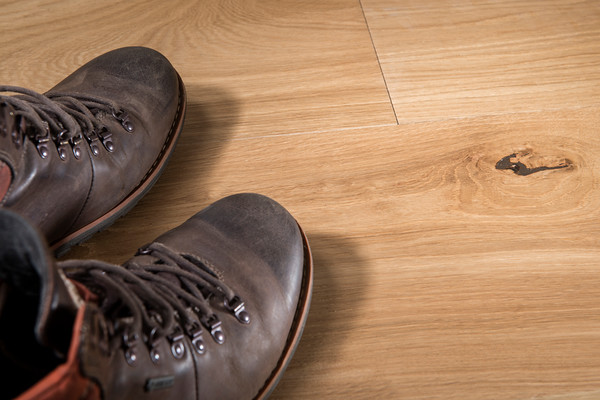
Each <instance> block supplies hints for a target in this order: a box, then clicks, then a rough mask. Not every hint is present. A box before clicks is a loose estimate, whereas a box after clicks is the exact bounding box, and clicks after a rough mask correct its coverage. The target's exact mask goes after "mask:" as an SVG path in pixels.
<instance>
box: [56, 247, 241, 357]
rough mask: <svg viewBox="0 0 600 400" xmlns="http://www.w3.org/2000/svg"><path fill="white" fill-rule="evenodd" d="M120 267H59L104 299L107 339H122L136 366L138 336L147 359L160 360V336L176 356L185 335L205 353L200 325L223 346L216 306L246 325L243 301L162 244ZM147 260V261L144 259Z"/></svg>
mask: <svg viewBox="0 0 600 400" xmlns="http://www.w3.org/2000/svg"><path fill="white" fill-rule="evenodd" d="M137 255H141V256H146V255H148V256H151V257H150V258H149V259H148V258H141V257H134V258H133V259H132V260H130V261H129V262H128V263H127V264H125V265H123V266H118V265H113V264H108V263H105V262H102V261H95V260H85V261H81V260H68V261H63V262H61V263H59V264H58V265H59V268H60V269H62V270H63V271H64V273H65V275H66V276H67V277H68V278H70V279H72V280H74V281H77V282H79V283H81V284H83V285H84V286H86V287H87V288H88V289H90V290H91V291H92V292H93V293H96V294H98V297H99V298H100V299H102V301H101V302H100V308H101V310H102V311H103V313H104V315H105V316H106V317H107V319H108V320H110V321H112V322H113V324H114V326H112V327H111V326H109V327H108V328H109V333H108V335H109V336H114V335H121V336H122V344H123V346H124V350H125V352H124V354H125V358H126V360H127V362H128V363H129V364H132V365H133V364H135V362H136V359H137V356H136V343H137V342H138V339H139V334H138V333H140V334H141V335H142V340H143V341H144V342H145V343H146V345H147V346H148V347H149V351H150V357H151V359H152V360H153V361H154V362H158V361H159V359H160V355H159V354H158V352H157V351H156V349H155V348H154V346H155V345H156V344H157V343H158V341H159V340H160V339H161V338H164V337H166V338H167V339H168V340H169V342H170V344H171V352H172V354H173V356H174V357H175V358H181V357H183V355H184V352H185V347H184V345H183V340H182V339H183V337H184V334H187V335H188V337H189V338H190V339H191V342H192V346H193V348H194V349H195V350H196V352H198V353H199V354H203V353H204V352H205V345H204V342H203V339H202V333H203V330H202V326H204V327H205V328H206V329H207V330H208V331H209V332H210V335H211V336H212V338H213V339H214V341H215V342H217V343H218V344H222V343H224V341H225V334H224V332H223V329H222V327H221V320H220V319H219V317H218V316H217V314H216V313H215V312H214V311H213V308H214V306H213V304H214V302H213V301H211V300H214V299H218V300H220V301H222V303H221V304H222V306H223V307H224V309H225V310H226V311H227V312H228V313H231V314H232V315H234V316H235V317H236V319H237V320H238V321H239V322H240V323H243V324H248V323H250V315H249V314H248V312H247V311H246V309H245V305H244V302H243V301H242V300H241V298H240V297H239V296H237V295H236V294H235V293H234V292H233V291H232V290H231V289H230V288H229V287H228V286H227V285H226V284H225V283H224V282H223V281H222V280H221V279H220V278H219V277H218V275H217V274H216V273H215V272H214V271H213V270H212V269H211V268H209V266H208V265H209V263H208V262H206V261H203V260H201V259H200V258H199V257H196V256H193V255H188V254H179V253H176V252H175V251H173V250H172V249H170V248H169V247H167V246H165V245H163V244H161V243H152V244H150V245H149V246H147V247H146V248H143V249H140V250H139V251H138V254H137ZM148 260H150V261H148Z"/></svg>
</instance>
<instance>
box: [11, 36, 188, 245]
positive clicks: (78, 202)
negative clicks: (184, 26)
mask: <svg viewBox="0 0 600 400" xmlns="http://www.w3.org/2000/svg"><path fill="white" fill-rule="evenodd" d="M0 92H4V93H13V95H11V96H9V95H1V96H0V206H2V207H6V208H10V209H12V210H14V211H16V212H18V213H19V214H21V215H24V216H26V217H27V218H28V219H29V220H31V221H32V222H33V223H34V224H36V225H37V226H38V227H39V229H40V230H41V231H42V233H43V234H44V235H45V236H46V238H47V240H48V242H49V243H50V246H51V247H52V248H53V249H54V250H56V251H57V253H61V252H64V251H65V250H66V249H68V247H70V246H72V245H74V244H76V243H79V242H81V241H83V240H85V239H86V238H87V237H88V236H90V235H91V234H93V233H95V232H97V231H98V230H101V229H102V228H104V227H106V226H108V225H110V224H111V223H112V222H114V220H115V219H117V218H118V217H119V216H121V215H122V214H124V213H125V212H127V211H128V210H129V209H130V208H131V207H133V205H134V204H135V203H136V202H137V201H138V200H139V199H140V198H141V197H142V196H143V195H144V193H145V192H146V191H147V190H149V189H150V187H151V186H152V184H153V183H154V182H155V181H156V179H157V178H158V176H159V174H160V172H161V171H162V169H163V167H164V166H165V165H166V162H167V159H168V157H169V155H170V154H171V152H172V150H173V148H174V146H175V141H176V139H177V137H178V135H179V133H180V131H181V129H182V126H183V119H184V113H185V107H186V97H185V90H184V86H183V84H182V82H181V79H180V78H179V75H178V74H177V72H176V71H175V69H173V66H172V65H171V64H170V63H169V61H167V59H165V58H164V57H163V56H162V55H161V54H160V53H158V52H156V51H154V50H151V49H147V48H143V47H128V48H122V49H118V50H114V51H111V52H109V53H106V54H104V55H102V56H100V57H98V58H96V59H94V60H92V61H90V62H88V63H87V64H85V65H84V66H82V67H81V68H79V69H78V70H77V71H75V72H74V73H73V74H71V75H70V76H68V77H67V78H66V79H64V80H63V81H62V82H60V83H59V84H58V85H56V86H55V87H54V88H52V89H51V90H50V91H48V92H47V93H45V94H43V95H42V94H39V93H36V92H33V91H31V90H28V89H24V88H19V87H13V86H0ZM15 93H18V94H15Z"/></svg>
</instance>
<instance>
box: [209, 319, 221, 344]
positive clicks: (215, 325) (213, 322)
mask: <svg viewBox="0 0 600 400" xmlns="http://www.w3.org/2000/svg"><path fill="white" fill-rule="evenodd" d="M205 324H206V327H207V328H208V329H209V330H210V335H211V336H212V338H213V339H214V340H215V342H217V343H218V344H223V343H225V333H224V332H223V328H222V327H221V324H222V322H221V321H220V320H219V317H217V316H216V315H215V314H213V315H211V316H210V317H209V318H208V319H207V320H206V322H205Z"/></svg>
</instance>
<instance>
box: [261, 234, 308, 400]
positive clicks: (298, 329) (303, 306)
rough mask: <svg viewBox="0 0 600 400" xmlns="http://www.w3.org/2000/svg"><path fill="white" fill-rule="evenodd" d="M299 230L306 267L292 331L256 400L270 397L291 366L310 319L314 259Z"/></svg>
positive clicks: (306, 240)
mask: <svg viewBox="0 0 600 400" xmlns="http://www.w3.org/2000/svg"><path fill="white" fill-rule="evenodd" d="M298 229H300V233H301V234H302V240H303V242H304V266H303V273H302V286H301V289H300V296H299V299H298V307H297V308H296V313H295V315H294V320H293V322H292V327H291V329H290V333H289V335H288V339H287V342H286V345H285V348H284V350H283V353H282V354H281V357H280V359H279V362H278V363H277V366H276V367H275V369H274V370H273V372H271V376H270V377H269V379H267V381H266V382H265V384H264V386H263V387H262V388H261V390H260V391H259V392H258V395H256V397H255V399H256V400H263V399H266V398H267V397H269V395H270V394H271V393H272V392H273V390H274V389H275V387H276V386H277V384H278V383H279V381H280V380H281V377H282V376H283V373H284V372H285V369H286V368H287V366H288V365H289V363H290V361H291V359H292V356H293V355H294V352H295V351H296V348H297V347H298V343H300V337H301V336H302V332H303V331H304V326H305V325H306V319H307V317H308V310H309V308H310V301H311V298H312V289H313V259H312V253H311V251H310V246H309V244H308V239H307V238H306V235H305V233H304V231H303V230H302V228H301V227H300V225H298Z"/></svg>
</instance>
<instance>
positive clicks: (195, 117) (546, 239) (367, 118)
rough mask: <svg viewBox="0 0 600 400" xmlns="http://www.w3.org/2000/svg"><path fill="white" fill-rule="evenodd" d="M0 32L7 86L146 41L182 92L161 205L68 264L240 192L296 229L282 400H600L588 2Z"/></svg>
mask: <svg viewBox="0 0 600 400" xmlns="http://www.w3.org/2000/svg"><path fill="white" fill-rule="evenodd" d="M0 29H1V36H0V37H1V39H0V40H1V42H2V46H0V65H1V68H0V82H4V83H6V84H13V85H20V86H26V87H30V88H32V89H36V90H40V91H44V90H46V89H48V88H49V87H51V86H52V85H53V84H55V83H56V82H58V81H59V80H61V79H62V77H64V76H65V75H66V74H67V73H70V72H71V71H72V70H73V69H75V68H77V67H78V66H79V65H80V64H82V63H83V62H85V61H87V60H89V59H91V58H92V57H94V56H96V55H98V54H101V53H103V52H105V51H108V50H110V49H113V48H116V47H121V46H126V45H144V46H149V47H153V48H155V49H157V50H159V51H161V52H162V53H163V54H165V55H166V56H167V57H168V58H169V59H170V60H171V62H172V63H173V65H174V66H175V67H176V68H177V69H178V71H179V72H180V74H181V75H182V77H183V79H184V81H185V83H186V85H187V89H188V100H189V108H188V115H187V120H186V126H185V129H184V132H183V134H182V137H181V140H180V142H179V144H178V147H177V149H176V151H175V154H174V156H173V157H172V161H171V162H170V164H169V166H168V168H167V170H166V171H165V173H164V174H163V176H162V177H161V179H160V180H159V182H158V183H157V185H156V186H155V187H154V188H153V189H152V190H151V191H150V193H149V194H148V195H147V196H146V197H145V198H144V199H143V200H142V201H141V202H140V203H139V204H138V206H137V207H136V208H134V209H133V211H131V212H130V213H129V214H127V215H126V216H125V217H124V218H122V219H120V220H119V221H118V222H117V223H116V224H115V225H113V226H112V227H111V228H109V229H108V230H106V231H104V232H102V233H100V234H98V235H96V236H94V237H93V238H92V239H91V240H90V241H88V242H86V243H85V244H83V245H81V246H79V247H77V248H75V249H73V250H72V251H71V252H70V253H69V254H68V255H67V257H68V258H76V257H84V258H92V257H93V258H100V259H104V260H107V261H111V262H117V263H119V262H122V261H124V260H125V259H127V258H128V257H129V256H130V255H131V254H132V253H133V252H134V251H135V249H137V247H138V246H140V245H142V244H144V243H146V242H148V241H150V240H152V239H153V238H154V237H156V236H157V235H158V234H160V233H162V232H163V231H164V230H166V229H169V228H171V227H174V226H177V225H178V224H179V223H181V222H183V221H184V220H185V219H187V218H188V217H189V216H191V215H192V214H193V213H195V212H196V211H198V210H200V209H201V208H203V207H204V206H206V205H208V204H209V203H211V202H213V201H215V200H217V199H219V198H221V197H223V196H226V195H229V194H233V193H236V192H248V191H251V192H259V193H263V194H265V195H268V196H270V197H272V198H274V199H276V200H278V201H279V202H280V203H281V204H283V205H284V206H285V207H286V208H288V209H289V210H290V212H292V214H293V215H294V216H296V218H297V219H298V220H299V222H300V223H301V224H302V226H303V227H304V229H305V230H306V232H307V235H308V237H309V240H310V241H311V244H312V248H313V252H314V258H315V286H314V297H313V302H312V308H311V313H310V315H309V319H308V323H307V326H306V329H305V333H304V336H303V339H302V341H301V343H300V346H299V348H298V350H297V353H296V355H295V357H294V359H293V360H292V363H291V364H290V366H289V368H288V371H287V372H286V374H285V375H284V377H283V379H282V381H281V382H280V384H279V386H278V387H277V389H276V390H275V392H274V393H273V396H272V398H274V399H337V398H352V399H355V398H356V399H371V398H398V399H533V398H535V399H548V400H549V399H600V268H599V265H600V239H599V237H600V136H599V133H600V96H598V94H599V93H600V2H597V1H595V0H594V1H572V0H547V1H537V0H523V1H516V0H513V1H504V2H498V1H491V0H476V1H472V0H361V1H350V0H331V1H310V0H294V1H291V0H286V1H281V0H263V1H248V0H245V1H242V0H230V1H184V0H181V1H169V2H165V1H147V0H144V1H141V0H133V1H128V2H117V1H105V0H98V1H94V2H86V1H82V0H64V1H63V0H61V1H41V0H40V1H22V2H8V1H0ZM511 155H514V156H513V157H512V158H510V157H509V156H511ZM507 157H508V158H507ZM502 159H505V160H507V161H506V162H507V163H508V164H509V165H516V163H517V162H520V163H522V165H523V166H525V168H529V169H534V168H539V167H548V168H554V167H557V168H556V169H546V170H543V169H542V170H539V171H538V172H534V173H531V174H529V175H519V174H517V173H515V171H513V170H510V169H497V168H496V165H497V163H498V161H500V160H502ZM558 167H559V168H558ZM521 172H523V169H521ZM57 206H60V205H57Z"/></svg>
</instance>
